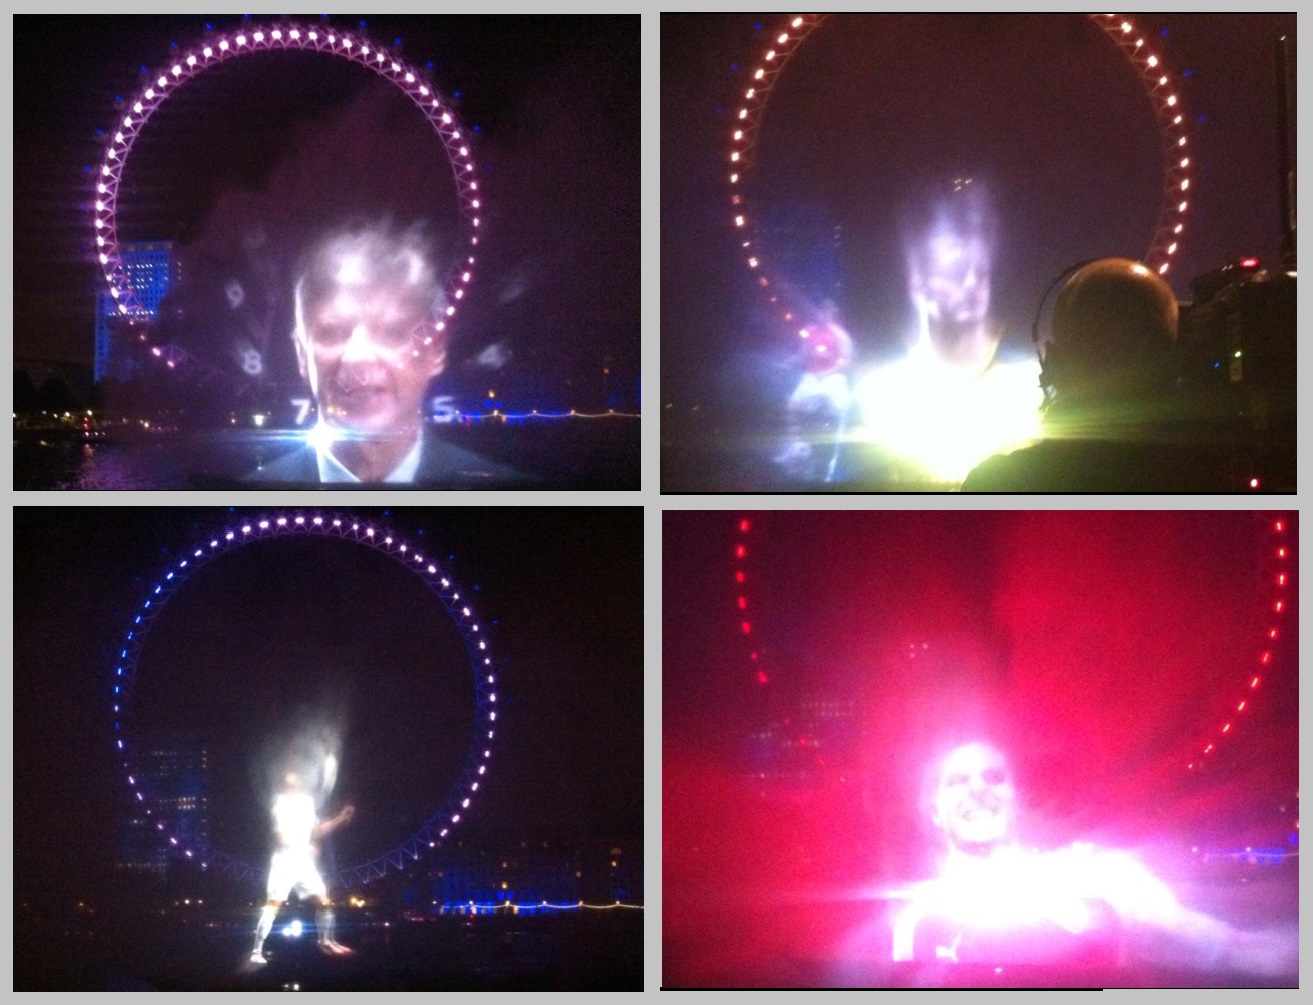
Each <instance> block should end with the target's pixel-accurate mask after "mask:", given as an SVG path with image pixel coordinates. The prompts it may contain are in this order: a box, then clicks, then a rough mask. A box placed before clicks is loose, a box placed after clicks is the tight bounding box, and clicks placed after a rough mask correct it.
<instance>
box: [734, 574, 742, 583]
mask: <svg viewBox="0 0 1313 1005" xmlns="http://www.w3.org/2000/svg"><path fill="white" fill-rule="evenodd" d="M743 579H744V576H743V573H741V572H736V573H734V582H736V583H741V582H743Z"/></svg>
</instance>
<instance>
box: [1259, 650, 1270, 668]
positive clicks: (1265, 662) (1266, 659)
mask: <svg viewBox="0 0 1313 1005" xmlns="http://www.w3.org/2000/svg"><path fill="white" fill-rule="evenodd" d="M1258 662H1260V663H1262V664H1263V666H1267V665H1268V664H1269V663H1271V662H1272V654H1271V653H1264V654H1263V655H1262V656H1260V657H1258Z"/></svg>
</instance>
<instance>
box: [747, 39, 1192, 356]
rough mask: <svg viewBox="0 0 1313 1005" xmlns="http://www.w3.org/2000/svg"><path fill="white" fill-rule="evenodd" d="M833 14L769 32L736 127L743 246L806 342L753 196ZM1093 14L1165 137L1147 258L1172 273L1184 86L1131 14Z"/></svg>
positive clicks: (1182, 178) (1183, 169)
mask: <svg viewBox="0 0 1313 1005" xmlns="http://www.w3.org/2000/svg"><path fill="white" fill-rule="evenodd" d="M829 16H830V15H826V14H794V15H789V16H788V17H786V18H783V19H782V20H781V21H780V22H779V23H778V25H777V26H776V27H775V28H773V29H772V30H769V31H768V32H767V33H766V34H767V40H766V44H765V47H764V49H763V50H762V52H761V54H760V56H759V57H758V58H757V59H755V60H754V61H753V62H752V63H751V64H749V70H748V86H747V88H746V89H745V90H744V91H743V99H742V103H741V104H740V105H739V106H738V108H737V109H735V111H734V114H733V116H732V124H731V127H730V146H729V153H728V161H729V187H730V208H731V214H732V216H731V219H732V222H733V225H734V228H735V230H736V232H738V233H739V234H740V235H741V239H740V248H741V250H742V253H743V256H744V259H745V261H746V262H747V266H748V269H749V270H750V271H751V272H752V274H753V276H754V277H755V280H756V283H757V286H758V287H760V288H761V290H762V291H764V292H765V294H766V296H767V297H768V299H769V302H770V304H771V305H772V307H773V309H774V310H775V312H776V313H777V315H778V316H779V317H780V318H781V319H782V320H783V321H784V322H785V323H786V324H787V325H790V326H792V327H794V328H795V329H796V330H797V334H798V337H800V338H803V339H806V338H810V337H811V335H812V334H813V323H814V319H812V318H810V317H807V316H805V315H804V314H801V308H800V307H799V306H798V305H797V304H793V303H790V302H789V298H788V296H787V294H786V293H785V286H786V284H783V283H780V282H777V278H778V277H777V276H774V275H772V274H771V272H770V270H769V268H768V266H767V258H768V257H769V251H768V250H767V249H764V248H763V244H762V239H761V237H760V235H759V234H757V233H755V223H756V220H755V217H754V214H753V211H752V210H751V209H750V207H749V205H748V195H747V192H748V190H749V188H750V181H751V178H752V173H753V170H754V168H755V166H756V165H755V161H754V154H755V152H756V147H757V141H758V137H759V135H760V131H761V126H762V123H763V122H764V120H765V117H766V110H767V102H768V98H769V97H770V93H771V91H772V89H773V88H774V86H775V85H776V84H777V83H778V82H779V79H780V76H781V74H782V73H783V72H784V68H785V66H786V65H787V64H788V62H789V59H790V57H792V56H793V54H794V53H796V52H797V50H798V47H799V46H800V45H802V43H803V41H804V40H805V39H807V38H808V37H809V36H810V35H811V34H812V32H814V31H815V30H816V29H817V28H819V27H820V26H821V25H822V24H823V23H824V22H825V21H826V20H827V18H828V17H829ZM1086 16H1087V17H1089V18H1090V19H1091V20H1092V21H1093V23H1094V24H1095V25H1096V26H1098V28H1099V29H1101V30H1102V31H1103V32H1104V33H1106V34H1107V35H1108V37H1109V38H1110V39H1111V40H1112V41H1113V42H1114V43H1115V44H1116V46H1117V48H1118V49H1119V51H1121V53H1122V54H1123V55H1124V56H1125V57H1126V58H1127V60H1128V62H1129V63H1130V65H1131V67H1132V69H1133V70H1134V71H1135V72H1136V74H1137V75H1138V76H1139V78H1140V80H1141V82H1142V83H1143V85H1144V89H1145V94H1146V96H1147V97H1148V99H1149V101H1150V103H1151V104H1152V106H1153V110H1154V116H1155V119H1156V121H1157V124H1158V128H1159V131H1160V133H1161V138H1162V144H1161V146H1162V151H1163V155H1162V156H1163V164H1162V171H1163V201H1162V206H1161V209H1160V211H1159V215H1158V220H1157V223H1156V224H1155V227H1154V232H1153V237H1152V239H1151V241H1150V243H1149V249H1148V251H1147V252H1146V253H1145V259H1144V260H1145V263H1146V264H1147V265H1149V266H1150V267H1151V268H1154V269H1156V270H1157V271H1158V273H1159V274H1166V272H1167V271H1168V269H1169V268H1170V266H1171V260H1172V258H1173V257H1174V256H1175V255H1176V254H1177V252H1178V251H1179V250H1180V247H1181V235H1182V234H1183V232H1184V230H1185V214H1186V212H1187V211H1188V210H1189V208H1190V203H1189V199H1188V195H1187V194H1188V193H1189V191H1190V173H1189V172H1190V157H1189V150H1188V148H1189V137H1188V135H1187V133H1186V123H1185V114H1184V110H1183V106H1182V103H1181V96H1180V94H1179V89H1178V87H1177V85H1176V84H1175V83H1174V76H1173V74H1171V73H1169V72H1168V71H1167V69H1166V67H1165V66H1164V64H1163V59H1162V57H1161V56H1160V55H1159V54H1158V53H1157V52H1155V51H1154V49H1153V47H1152V46H1151V45H1150V44H1149V42H1148V41H1147V39H1146V37H1145V36H1144V33H1143V32H1141V31H1140V30H1139V29H1137V28H1136V26H1135V24H1134V22H1133V21H1131V19H1130V18H1129V16H1128V15H1125V14H1088V15H1086ZM799 325H801V327H798V326H799Z"/></svg>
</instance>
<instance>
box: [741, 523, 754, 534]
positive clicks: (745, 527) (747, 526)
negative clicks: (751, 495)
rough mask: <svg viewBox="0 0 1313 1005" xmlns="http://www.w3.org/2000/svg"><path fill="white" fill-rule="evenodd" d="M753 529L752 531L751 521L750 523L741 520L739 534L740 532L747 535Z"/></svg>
mask: <svg viewBox="0 0 1313 1005" xmlns="http://www.w3.org/2000/svg"><path fill="white" fill-rule="evenodd" d="M751 529H752V523H751V522H750V521H748V520H740V521H739V532H740V533H743V534H746V533H747V532H748V531H749V530H751Z"/></svg>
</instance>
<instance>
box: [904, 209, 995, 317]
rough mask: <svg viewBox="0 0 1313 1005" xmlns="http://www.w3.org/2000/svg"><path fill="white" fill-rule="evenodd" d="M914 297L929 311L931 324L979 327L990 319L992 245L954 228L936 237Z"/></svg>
mask: <svg viewBox="0 0 1313 1005" xmlns="http://www.w3.org/2000/svg"><path fill="white" fill-rule="evenodd" d="M923 250H924V258H923V259H922V268H921V269H920V270H918V272H919V274H918V275H917V277H916V280H915V289H914V296H916V297H917V298H918V299H920V300H921V301H922V302H923V303H924V304H925V307H926V311H927V313H928V315H929V317H930V320H931V323H932V324H933V323H935V322H938V323H939V324H940V325H943V326H953V325H972V324H979V323H980V322H982V321H984V320H985V319H986V317H987V316H988V315H989V245H988V243H987V242H986V241H985V240H983V239H982V238H981V237H979V236H977V235H973V234H963V233H958V232H956V231H954V230H953V229H952V228H950V227H942V228H940V229H938V230H936V231H935V232H934V233H932V234H931V235H930V236H929V237H928V239H927V241H926V246H925V248H924V249H923Z"/></svg>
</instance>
